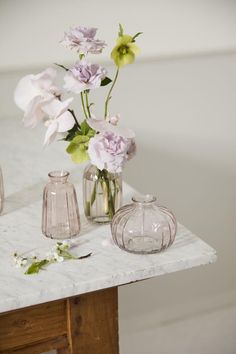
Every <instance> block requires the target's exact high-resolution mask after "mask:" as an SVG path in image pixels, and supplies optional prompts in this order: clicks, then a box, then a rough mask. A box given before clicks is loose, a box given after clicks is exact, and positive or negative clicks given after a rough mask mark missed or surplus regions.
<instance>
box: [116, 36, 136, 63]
mask: <svg viewBox="0 0 236 354" xmlns="http://www.w3.org/2000/svg"><path fill="white" fill-rule="evenodd" d="M139 52H140V49H139V48H138V47H137V46H136V44H135V41H134V38H133V37H131V36H129V35H127V34H123V35H122V36H119V37H118V38H117V42H116V46H115V47H114V48H113V50H112V52H111V58H112V59H113V60H114V62H115V64H116V66H118V68H122V67H123V66H124V65H127V64H132V63H133V62H134V60H135V55H137V54H138V53H139Z"/></svg>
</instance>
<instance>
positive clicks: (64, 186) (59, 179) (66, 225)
mask: <svg viewBox="0 0 236 354" xmlns="http://www.w3.org/2000/svg"><path fill="white" fill-rule="evenodd" d="M48 176H49V179H50V181H49V183H48V184H47V185H46V186H45V188H44V193H43V213H42V232H43V234H44V235H45V236H46V237H50V238H53V239H58V240H63V239H68V238H71V237H75V236H77V235H78V234H79V232H80V217H79V208H78V203H77V197H76V192H75V188H74V186H73V184H72V183H70V182H68V181H67V179H68V176H69V172H66V171H53V172H50V173H49V174H48Z"/></svg>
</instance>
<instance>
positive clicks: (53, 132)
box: [43, 120, 58, 145]
mask: <svg viewBox="0 0 236 354" xmlns="http://www.w3.org/2000/svg"><path fill="white" fill-rule="evenodd" d="M57 129H58V122H57V121H56V120H55V121H54V122H52V123H51V124H50V125H49V127H48V129H47V131H46V134H45V138H44V143H43V145H49V144H51V143H52V142H53V141H54V140H55V139H56V136H57Z"/></svg>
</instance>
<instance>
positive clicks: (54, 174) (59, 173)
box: [48, 170, 70, 180]
mask: <svg viewBox="0 0 236 354" xmlns="http://www.w3.org/2000/svg"><path fill="white" fill-rule="evenodd" d="M69 174H70V173H69V172H68V171H65V170H55V171H51V172H49V173H48V177H50V178H52V179H53V180H61V179H65V178H67V177H68V176H69Z"/></svg>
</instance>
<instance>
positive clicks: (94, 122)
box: [87, 118, 135, 139]
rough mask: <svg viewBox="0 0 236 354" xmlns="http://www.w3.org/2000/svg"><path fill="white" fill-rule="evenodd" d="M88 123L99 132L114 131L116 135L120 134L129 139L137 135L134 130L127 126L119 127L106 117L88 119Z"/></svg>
mask: <svg viewBox="0 0 236 354" xmlns="http://www.w3.org/2000/svg"><path fill="white" fill-rule="evenodd" d="M87 122H88V125H89V126H90V127H91V128H93V129H94V130H96V131H97V132H106V131H108V132H112V133H114V134H116V135H120V136H122V137H124V138H127V139H133V138H134V137H135V134H134V132H133V131H132V130H131V129H128V128H125V127H118V126H116V125H113V124H111V123H108V122H107V121H106V120H105V119H94V118H89V119H87Z"/></svg>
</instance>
